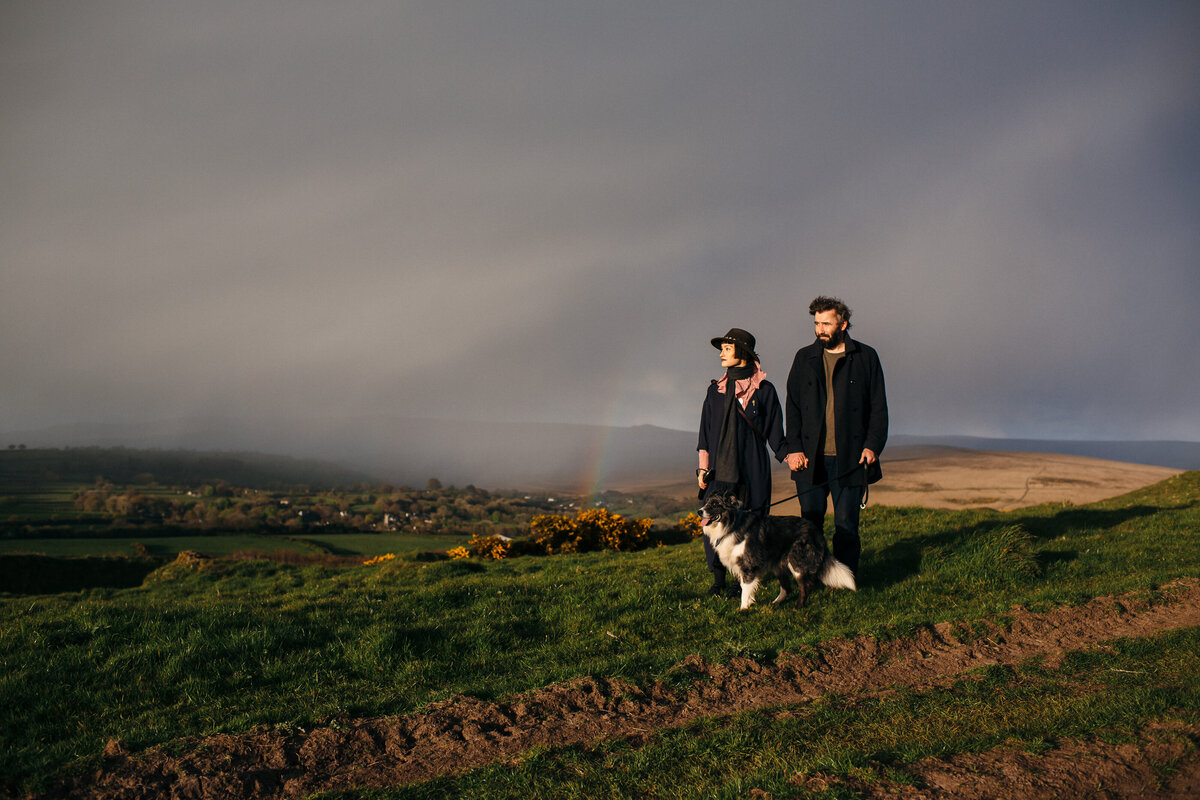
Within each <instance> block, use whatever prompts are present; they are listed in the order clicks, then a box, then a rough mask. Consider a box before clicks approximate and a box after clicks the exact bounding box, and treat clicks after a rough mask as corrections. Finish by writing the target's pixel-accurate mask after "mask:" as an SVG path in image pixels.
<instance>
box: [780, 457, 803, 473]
mask: <svg viewBox="0 0 1200 800" xmlns="http://www.w3.org/2000/svg"><path fill="white" fill-rule="evenodd" d="M783 460H784V461H786V462H787V465H788V469H790V470H791V471H792V472H800V471H801V470H805V469H808V456H806V455H804V453H788V454H787V455H786V456H785V457H784V459H783Z"/></svg>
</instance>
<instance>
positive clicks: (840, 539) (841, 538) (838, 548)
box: [796, 456, 863, 574]
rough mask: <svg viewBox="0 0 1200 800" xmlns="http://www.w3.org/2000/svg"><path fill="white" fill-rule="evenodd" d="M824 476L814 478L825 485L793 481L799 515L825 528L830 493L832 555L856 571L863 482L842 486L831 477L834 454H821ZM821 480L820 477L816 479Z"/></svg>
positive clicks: (833, 473)
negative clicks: (831, 500) (824, 482)
mask: <svg viewBox="0 0 1200 800" xmlns="http://www.w3.org/2000/svg"><path fill="white" fill-rule="evenodd" d="M823 458H824V461H823V466H824V467H825V469H824V473H825V477H824V478H820V473H819V472H818V473H816V474H815V475H813V478H814V479H819V478H820V480H827V481H828V485H826V486H815V485H814V486H807V485H802V484H796V494H797V497H798V499H799V500H800V516H802V517H804V518H805V519H806V520H808V521H810V522H812V523H813V524H814V525H816V526H817V527H818V528H824V524H825V507H826V505H827V503H826V498H828V497H833V557H834V558H836V559H837V560H838V561H840V562H842V563H843V564H845V565H846V566H847V567H849V568H850V569H851V570H852V571H853V572H854V573H855V574H858V555H859V553H860V552H861V551H862V546H861V544H860V543H859V538H858V512H859V504H860V503H861V502H862V496H863V487H862V486H843V485H842V483H841V482H840V481H839V480H838V479H837V478H836V477H834V476H835V475H836V474H837V458H836V457H835V456H824V457H823ZM818 482H820V481H818Z"/></svg>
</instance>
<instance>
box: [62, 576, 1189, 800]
mask: <svg viewBox="0 0 1200 800" xmlns="http://www.w3.org/2000/svg"><path fill="white" fill-rule="evenodd" d="M1011 617H1012V624H1011V625H1010V626H1009V627H1008V628H1007V629H1004V628H1001V627H999V626H990V627H989V628H988V630H987V631H985V633H984V635H982V636H981V635H979V631H978V629H976V632H975V634H974V635H973V636H971V637H970V638H960V637H959V636H957V635H956V633H955V626H953V625H950V624H940V625H935V626H932V627H930V628H928V629H926V630H924V631H921V632H920V633H919V634H918V635H916V636H913V637H910V638H906V639H902V640H896V641H890V642H880V641H877V640H876V639H873V638H870V637H859V638H855V639H848V640H835V641H830V642H825V643H823V644H822V645H821V646H820V647H819V648H816V649H815V650H814V652H813V653H812V654H809V655H805V656H798V655H784V656H781V657H780V658H779V659H777V660H776V662H775V663H774V664H769V665H764V664H759V663H757V662H755V661H751V660H749V659H740V658H735V659H733V660H731V661H730V662H729V663H727V664H710V663H707V662H705V661H704V660H702V659H700V658H699V657H689V658H688V659H686V660H685V661H683V662H682V663H681V664H679V665H678V667H677V669H678V670H681V671H683V672H684V673H685V674H690V675H691V676H692V677H693V678H694V680H691V681H686V682H685V683H686V684H687V685H686V686H685V687H684V688H672V687H670V686H667V685H665V684H661V683H658V684H655V685H653V686H650V687H649V688H643V687H637V686H634V685H632V684H629V683H626V682H623V681H620V680H608V679H605V678H594V677H588V678H581V679H579V680H575V681H570V682H567V683H563V684H556V685H552V686H547V687H544V688H542V689H538V690H535V691H531V692H528V693H526V694H522V695H518V696H515V697H511V698H508V699H505V700H503V701H500V702H486V701H483V700H478V699H475V698H470V697H458V698H453V699H450V700H447V701H445V702H441V703H436V704H433V705H431V706H429V707H428V708H426V709H425V710H423V711H422V712H420V713H416V714H412V715H408V716H402V717H388V718H374V719H345V720H334V721H330V722H329V724H327V725H325V726H322V727H318V728H315V729H312V730H301V729H290V730H280V729H276V728H266V727H259V728H255V729H252V730H250V731H248V732H246V733H242V734H233V735H217V736H210V737H204V738H195V739H188V740H184V741H179V742H173V743H171V744H170V745H169V747H166V748H163V747H160V748H154V749H151V750H149V751H147V752H145V753H142V754H130V753H129V752H128V751H127V749H126V748H125V747H124V746H123V745H122V744H121V743H120V742H110V743H109V745H108V747H107V748H106V749H105V752H104V755H103V766H102V768H100V769H98V770H96V771H94V772H92V773H91V774H87V775H83V776H80V777H69V778H64V779H63V780H62V781H61V782H60V783H59V784H58V785H57V786H56V787H55V788H54V789H53V790H52V791H51V792H50V793H48V794H47V795H45V797H92V798H104V799H105V800H114V799H115V798H142V797H163V798H168V797H169V798H181V799H182V798H261V797H297V796H302V795H306V794H309V793H313V792H317V791H320V790H330V789H349V788H353V787H386V786H396V785H402V784H405V783H411V782H414V781H421V780H428V779H430V778H433V777H436V776H439V775H447V774H453V773H457V772H461V771H463V770H467V769H470V768H473V767H478V766H482V765H484V764H487V763H489V762H492V761H495V760H497V759H504V758H511V757H514V756H516V755H518V754H520V753H521V752H523V751H525V750H528V749H529V748H532V747H535V746H538V745H552V746H562V745H568V744H575V743H587V742H592V741H596V740H598V739H603V738H613V737H628V738H632V739H635V740H640V739H643V738H645V737H646V736H648V735H649V734H650V733H652V732H654V731H655V730H658V729H662V728H668V727H676V726H681V725H684V724H687V723H689V722H691V721H693V720H696V719H699V718H703V717H712V716H721V715H727V714H731V713H736V712H740V711H744V710H748V709H759V708H770V707H774V706H780V705H789V704H797V703H804V702H809V701H813V700H816V699H818V698H820V697H822V696H823V695H825V694H828V693H830V692H835V691H836V692H839V693H843V694H853V693H870V692H878V691H886V690H889V689H891V688H894V687H901V686H902V687H912V688H916V689H923V688H930V687H934V686H940V685H946V684H949V683H951V682H953V680H954V679H955V678H956V677H957V676H958V675H960V674H961V673H963V672H964V671H967V670H971V669H974V668H976V667H981V666H986V665H991V664H1015V663H1019V662H1021V661H1024V660H1027V659H1029V658H1033V657H1038V656H1040V657H1044V658H1046V659H1047V660H1048V661H1050V662H1051V663H1054V662H1055V661H1056V660H1057V659H1058V658H1060V657H1061V655H1062V654H1063V653H1065V652H1067V651H1070V650H1084V649H1088V648H1095V647H1097V646H1099V645H1101V643H1102V642H1104V641H1106V640H1109V639H1113V638H1118V637H1144V636H1149V635H1152V634H1154V633H1157V632H1159V631H1164V630H1171V629H1177V628H1185V627H1193V626H1196V625H1200V581H1196V580H1194V579H1189V580H1181V581H1178V582H1176V583H1175V584H1172V586H1171V587H1169V600H1168V601H1166V602H1162V603H1158V604H1149V603H1146V602H1144V601H1142V600H1139V599H1138V598H1137V597H1134V596H1121V597H1110V598H1099V599H1096V600H1093V601H1092V602H1090V603H1088V604H1086V605H1084V606H1080V607H1077V608H1060V609H1055V610H1053V611H1050V612H1047V613H1032V612H1029V611H1027V610H1024V609H1021V608H1019V607H1017V608H1014V609H1013V610H1012V613H1011ZM1194 733H1195V732H1194V731H1191V732H1185V734H1186V736H1185V737H1184V738H1187V737H1188V736H1190V737H1192V738H1191V739H1189V741H1192V742H1194V741H1195V737H1194ZM1146 735H1147V736H1156V735H1157V734H1156V733H1155V732H1154V731H1149V732H1147V734H1146ZM1168 738H1169V737H1168ZM1164 746H1166V745H1164ZM1080 747H1083V748H1085V749H1086V748H1088V747H1091V748H1093V750H1095V751H1096V752H1097V753H1101V752H1102V750H1097V749H1096V748H1099V747H1100V746H1099V745H1096V744H1094V743H1093V744H1091V745H1088V744H1081V745H1080ZM1072 752H1074V751H1069V752H1068V751H1064V753H1065V754H1064V755H1063V758H1064V759H1069V756H1070V753H1072ZM1114 752H1116V751H1114ZM1121 752H1124V751H1121ZM1187 753H1188V755H1187V758H1188V759H1189V764H1188V765H1187V769H1186V772H1187V775H1194V774H1195V769H1194V767H1195V761H1196V752H1195V748H1194V747H1192V748H1191V749H1189V750H1187ZM988 757H990V758H992V759H993V761H992V762H983V761H981V762H978V764H975V766H978V767H979V768H980V769H984V768H985V763H994V764H996V765H997V766H996V770H997V771H998V774H1006V769H1007V768H1006V767H1005V766H1004V765H1005V764H1010V763H1011V764H1012V765H1013V766H1012V767H1011V769H1008V770H1007V771H1008V772H1014V773H1021V772H1022V770H1024V771H1025V772H1037V775H1038V776H1042V777H1045V776H1044V772H1043V771H1042V768H1041V767H1038V768H1037V770H1031V769H1028V768H1027V767H1028V764H1026V766H1025V767H1022V766H1021V764H1022V763H1024V762H1022V761H1021V758H1038V757H1035V756H1029V755H1028V754H1019V753H1015V752H1013V753H1008V752H1006V751H1004V752H1002V751H996V752H995V753H993V754H991V755H990V756H988V755H986V754H985V756H961V757H956V758H954V759H950V760H949V761H946V762H938V761H929V762H921V764H919V765H917V767H916V769H917V770H925V772H917V773H915V774H918V775H919V776H921V781H922V782H923V783H924V784H925V785H927V786H935V787H937V786H941V785H943V784H944V786H945V787H946V788H945V789H944V790H943V789H937V791H940V792H942V793H941V794H926V795H918V794H909V795H905V794H897V795H891V796H899V797H954V798H959V797H977V796H978V797H983V796H1004V795H1006V794H1011V795H1013V796H1019V795H1021V794H1022V793H1021V792H1020V791H1014V792H1012V793H1010V792H1008V791H992V792H984V793H982V794H979V793H975V794H972V793H971V792H972V791H974V790H970V791H968V790H966V789H959V788H954V786H955V785H957V784H954V783H953V782H954V780H956V779H955V778H954V777H953V776H954V775H956V774H958V775H960V776H961V775H965V774H966V773H967V772H969V771H970V770H971V769H973V768H974V767H973V766H972V765H973V764H974V762H972V761H971V759H972V758H988ZM1095 758H1096V759H1101V758H1102V756H1100V755H1098V756H1096V757H1095ZM1147 759H1148V760H1147V761H1146V763H1147V764H1153V763H1157V762H1154V760H1153V759H1149V757H1147ZM1063 763H1064V764H1067V761H1064V762H1063ZM1080 763H1082V762H1080ZM1087 763H1089V764H1090V762H1087ZM1131 763H1132V761H1131ZM1115 768H1116V767H1114V769H1115ZM1130 769H1131V770H1133V769H1134V768H1133V767H1130ZM1069 771H1070V770H1069V769H1067V767H1066V766H1064V767H1063V768H1062V770H1060V772H1063V773H1066V772H1069ZM1134 771H1136V770H1134ZM1076 772H1085V773H1089V774H1097V773H1096V771H1095V770H1093V769H1092V768H1091V767H1090V766H1089V767H1087V769H1078V768H1077V770H1076ZM1130 774H1133V773H1132V772H1131V773H1130ZM1180 774H1183V771H1181V773H1180ZM943 775H944V776H945V777H944V778H942V777H939V776H943ZM1146 776H1147V777H1146V780H1149V777H1148V773H1147V774H1146ZM997 779H999V778H997ZM1040 779H1041V778H1039V780H1040ZM1011 780H1014V781H1019V780H1025V781H1034V776H1033V775H1026V776H1024V777H1021V776H1020V775H1019V774H1018V775H1015V776H1014V777H1011ZM1045 780H1047V781H1052V780H1053V779H1052V778H1045ZM1131 780H1133V779H1131ZM1187 780H1191V778H1187ZM938 781H942V782H943V783H942V784H938V783H937V782H938ZM1065 781H1066V778H1063V779H1062V782H1061V783H1060V785H1059V788H1058V790H1057V791H1051V793H1050V794H1042V795H1038V794H1033V795H1030V796H1047V797H1049V796H1063V795H1064V794H1072V793H1073V792H1072V790H1071V789H1070V788H1069V786H1068V784H1067V783H1066V782H1065ZM965 782H966V778H962V781H960V784H961V785H965ZM1012 785H1013V786H1020V785H1024V784H1020V783H1014V784H1012ZM1030 785H1037V786H1040V785H1041V784H1037V783H1036V782H1034V783H1032V784H1030ZM1048 785H1049V784H1048ZM1145 785H1146V786H1150V785H1154V786H1157V785H1158V784H1151V783H1147V784H1145ZM1188 785H1192V784H1188ZM910 789H911V787H896V791H897V792H904V791H909V790H910ZM881 791H882V789H881ZM922 791H926V790H922ZM931 791H932V790H931ZM1039 791H1040V790H1039ZM1048 791H1049V790H1048ZM1164 791H1165V790H1164ZM1083 794H1085V795H1086V794H1087V793H1086V792H1084V793H1083ZM881 796H887V795H881ZM1100 796H1107V795H1100ZM1112 796H1132V795H1120V794H1117V795H1112ZM1143 796H1156V797H1157V796H1163V797H1170V796H1183V795H1170V794H1165V795H1143Z"/></svg>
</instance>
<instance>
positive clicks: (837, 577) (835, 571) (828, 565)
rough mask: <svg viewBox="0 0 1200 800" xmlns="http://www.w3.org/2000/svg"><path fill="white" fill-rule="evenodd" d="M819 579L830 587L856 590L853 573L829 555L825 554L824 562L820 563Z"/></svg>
mask: <svg viewBox="0 0 1200 800" xmlns="http://www.w3.org/2000/svg"><path fill="white" fill-rule="evenodd" d="M819 579H820V581H821V583H823V584H825V585H826V586H828V587H829V588H830V589H849V590H850V591H852V592H856V591H858V585H857V584H856V583H855V582H854V573H853V572H851V571H850V568H849V567H847V566H846V565H845V564H843V563H842V562H840V561H838V560H837V559H836V558H834V557H833V556H831V555H829V556H825V563H824V564H822V565H821V574H820V576H819Z"/></svg>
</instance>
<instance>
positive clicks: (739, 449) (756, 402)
mask: <svg viewBox="0 0 1200 800" xmlns="http://www.w3.org/2000/svg"><path fill="white" fill-rule="evenodd" d="M754 344H755V341H754V337H753V336H752V335H751V334H749V333H747V332H746V331H744V330H742V329H741V328H730V330H729V333H727V334H725V335H724V336H721V337H718V338H716V339H713V340H712V345H713V347H715V348H717V349H718V350H720V351H721V366H722V367H724V368H725V375H724V376H723V377H722V378H721V379H720V380H715V381H713V382H712V383H711V384H709V387H708V394H707V395H706V396H705V398H704V409H703V411H701V413H700V442H699V444H698V445H697V446H696V450H697V451H698V452H699V461H700V467H699V469H697V470H696V477H697V482H698V483H699V485H700V498H701V500H706V499H708V497H709V496H710V495H712V494H714V493H716V492H727V493H730V494H733V495H734V496H736V497H737V498H738V499H740V500H741V501H742V508H744V509H746V510H747V511H750V512H753V513H756V514H767V513H768V512H769V511H770V507H771V463H770V460H769V457H768V455H767V447H768V446H769V447H770V448H771V450H772V451H773V452H774V453H775V458H776V460H778V461H783V460H784V459H785V458H786V457H787V450H786V449H785V447H786V445H785V442H784V437H783V412H782V411H781V409H780V405H779V395H778V394H776V392H775V387H774V386H773V385H772V384H771V382H770V381H768V380H767V379H766V378H767V373H765V372H763V369H762V367H761V366H760V365H759V363H758V355H757V354H755V352H754ZM730 386H732V387H733V391H730ZM701 538H703V539H704V553H705V556H706V558H707V561H708V568H709V569H710V570H711V571H712V573H713V585H712V588H711V589H709V593H710V594H723V593H725V591H726V587H725V567H724V566H722V564H721V561H720V559H719V558H717V554H716V552H715V551H714V550H713V548H712V545H711V544H710V543H709V541H708V537H707V536H704V537H701ZM731 591H732V593H733V594H735V595H736V594H737V593H738V591H739V587H737V586H734V587H731Z"/></svg>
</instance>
